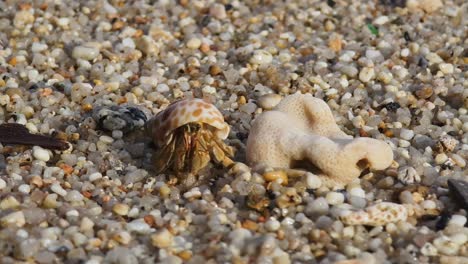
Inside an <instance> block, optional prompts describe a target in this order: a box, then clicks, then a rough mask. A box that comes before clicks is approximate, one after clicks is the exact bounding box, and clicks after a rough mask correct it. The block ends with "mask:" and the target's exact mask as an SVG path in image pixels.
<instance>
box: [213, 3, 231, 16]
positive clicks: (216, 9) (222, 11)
mask: <svg viewBox="0 0 468 264" xmlns="http://www.w3.org/2000/svg"><path fill="white" fill-rule="evenodd" d="M210 15H211V16H213V17H215V18H217V19H224V18H226V16H227V15H226V8H225V7H224V5H222V4H213V5H212V6H211V7H210Z"/></svg>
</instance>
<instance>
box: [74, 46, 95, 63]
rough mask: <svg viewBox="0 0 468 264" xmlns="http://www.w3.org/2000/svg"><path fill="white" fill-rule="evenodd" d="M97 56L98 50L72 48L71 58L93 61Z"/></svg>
mask: <svg viewBox="0 0 468 264" xmlns="http://www.w3.org/2000/svg"><path fill="white" fill-rule="evenodd" d="M98 55H99V49H98V48H96V47H89V46H76V47H75V48H73V52H72V57H73V58H75V59H82V60H94V59H96V58H97V57H98Z"/></svg>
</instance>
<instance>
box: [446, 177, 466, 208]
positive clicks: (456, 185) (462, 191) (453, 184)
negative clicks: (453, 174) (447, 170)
mask: <svg viewBox="0 0 468 264" xmlns="http://www.w3.org/2000/svg"><path fill="white" fill-rule="evenodd" d="M448 187H449V192H450V194H451V196H452V199H453V200H454V202H455V203H457V204H458V205H459V206H460V207H461V208H463V209H465V210H466V211H468V182H466V181H462V180H455V179H449V180H448Z"/></svg>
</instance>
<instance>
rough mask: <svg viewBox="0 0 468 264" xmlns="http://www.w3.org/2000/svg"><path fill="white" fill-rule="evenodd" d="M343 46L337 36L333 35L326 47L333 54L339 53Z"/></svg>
mask: <svg viewBox="0 0 468 264" xmlns="http://www.w3.org/2000/svg"><path fill="white" fill-rule="evenodd" d="M342 46H343V42H342V40H341V37H340V36H339V35H334V36H332V37H331V38H330V40H329V41H328V47H329V48H330V49H331V50H333V51H334V52H340V51H341V49H342Z"/></svg>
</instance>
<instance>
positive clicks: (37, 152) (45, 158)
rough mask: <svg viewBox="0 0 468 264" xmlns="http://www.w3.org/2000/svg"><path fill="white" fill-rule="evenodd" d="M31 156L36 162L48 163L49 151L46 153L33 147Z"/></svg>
mask: <svg viewBox="0 0 468 264" xmlns="http://www.w3.org/2000/svg"><path fill="white" fill-rule="evenodd" d="M33 156H34V158H36V159H38V160H42V161H45V162H47V161H49V159H50V154H49V151H47V150H46V149H43V148H41V147H39V146H34V147H33Z"/></svg>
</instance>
